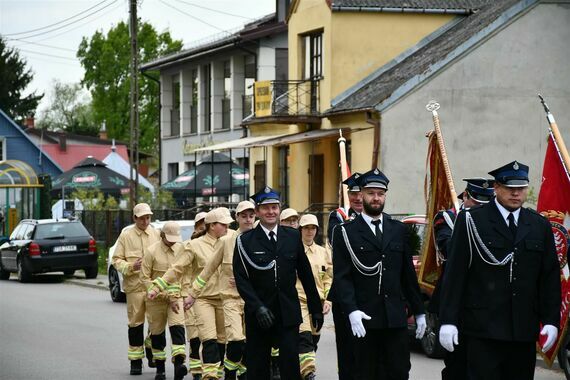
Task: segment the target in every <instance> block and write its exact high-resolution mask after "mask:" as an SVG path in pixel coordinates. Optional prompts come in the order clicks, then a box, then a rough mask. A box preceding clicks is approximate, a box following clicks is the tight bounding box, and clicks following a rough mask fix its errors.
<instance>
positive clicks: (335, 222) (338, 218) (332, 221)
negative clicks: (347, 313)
mask: <svg viewBox="0 0 570 380" xmlns="http://www.w3.org/2000/svg"><path fill="white" fill-rule="evenodd" d="M356 215H358V213H357V212H356V211H354V210H353V209H352V208H349V209H348V214H347V217H348V218H349V219H346V220H345V219H344V217H343V216H342V215H341V214H340V213H339V212H338V209H335V210H333V211H331V213H330V214H329V225H328V231H327V236H328V239H329V244H330V245H331V246H332V242H333V232H334V230H335V228H336V227H337V226H340V225H341V224H343V223H344V222H346V221H347V220H351V219H354V218H355V217H356ZM332 254H333V256H334V252H333V253H332ZM335 295H336V291H335V284H334V281H333V283H332V285H331V289H330V290H329V294H328V296H327V300H329V301H331V302H335Z"/></svg>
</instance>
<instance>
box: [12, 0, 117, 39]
mask: <svg viewBox="0 0 570 380" xmlns="http://www.w3.org/2000/svg"><path fill="white" fill-rule="evenodd" d="M107 1H109V0H103V1H101V2H99V3H97V4H95V5H93V6H92V7H90V8H87V9H85V10H84V11H81V12H79V13H77V14H74V15H73V16H70V17H68V18H66V19H63V20H61V21H58V22H55V23H53V24H50V25H46V26H42V27H41V28H36V29H31V30H26V31H25V32H18V33H9V34H5V36H16V35H20V34H29V33H34V32H37V31H38V30H43V29H48V28H51V27H52V26H56V25H59V24H61V23H64V22H66V21H68V20H71V19H73V18H75V17H77V16H81V15H82V14H83V13H85V12H89V11H90V10H91V9H93V8H96V7H98V6H99V5H101V4H103V3H105V2H107Z"/></svg>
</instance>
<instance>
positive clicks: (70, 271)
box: [63, 269, 75, 277]
mask: <svg viewBox="0 0 570 380" xmlns="http://www.w3.org/2000/svg"><path fill="white" fill-rule="evenodd" d="M74 273H75V270H71V269H68V270H64V271H63V274H64V275H65V276H67V277H71V276H73V274H74Z"/></svg>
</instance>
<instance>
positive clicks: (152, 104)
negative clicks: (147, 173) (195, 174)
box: [77, 21, 182, 153]
mask: <svg viewBox="0 0 570 380" xmlns="http://www.w3.org/2000/svg"><path fill="white" fill-rule="evenodd" d="M138 47H139V52H140V54H139V58H140V62H148V61H151V60H153V59H156V58H158V57H160V56H162V55H166V54H170V53H173V52H177V51H180V49H181V48H182V41H178V40H173V39H172V38H171V37H170V33H168V32H164V33H160V34H159V33H157V32H156V30H155V29H154V28H153V26H152V25H150V24H149V23H146V22H144V23H139V29H138ZM77 57H78V58H79V61H80V62H81V65H82V66H83V68H84V70H85V75H84V77H83V80H82V84H83V85H85V86H86V87H87V88H88V90H89V91H90V92H91V97H92V99H93V100H92V106H93V112H94V119H95V122H96V123H97V124H99V125H100V124H102V123H103V122H105V124H106V127H107V133H108V135H109V137H111V138H116V139H118V140H124V141H128V140H129V126H130V107H129V99H130V98H129V90H130V75H129V73H130V68H129V62H130V40H129V27H128V24H127V23H125V22H122V21H121V22H120V23H119V24H117V26H115V27H114V28H112V29H110V30H109V31H108V32H107V34H106V35H105V34H103V32H102V31H97V32H95V34H93V36H91V38H90V39H89V38H85V37H84V38H83V40H82V41H81V44H80V45H79V50H78V52H77ZM139 98H140V101H139V110H140V112H139V113H140V134H139V136H140V140H139V146H140V148H141V150H143V151H146V152H148V153H152V152H154V151H155V150H156V144H157V139H156V137H157V132H158V129H157V128H158V109H157V107H158V104H159V103H158V102H159V94H158V84H157V83H156V82H155V81H152V80H150V79H148V78H147V77H145V76H142V75H139Z"/></svg>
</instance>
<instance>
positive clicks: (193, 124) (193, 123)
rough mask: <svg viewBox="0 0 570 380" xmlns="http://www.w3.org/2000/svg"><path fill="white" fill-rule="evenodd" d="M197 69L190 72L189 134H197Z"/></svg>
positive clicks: (198, 83)
mask: <svg viewBox="0 0 570 380" xmlns="http://www.w3.org/2000/svg"><path fill="white" fill-rule="evenodd" d="M199 85H200V82H198V69H194V70H192V103H191V104H190V133H194V134H196V133H198V86H199Z"/></svg>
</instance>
